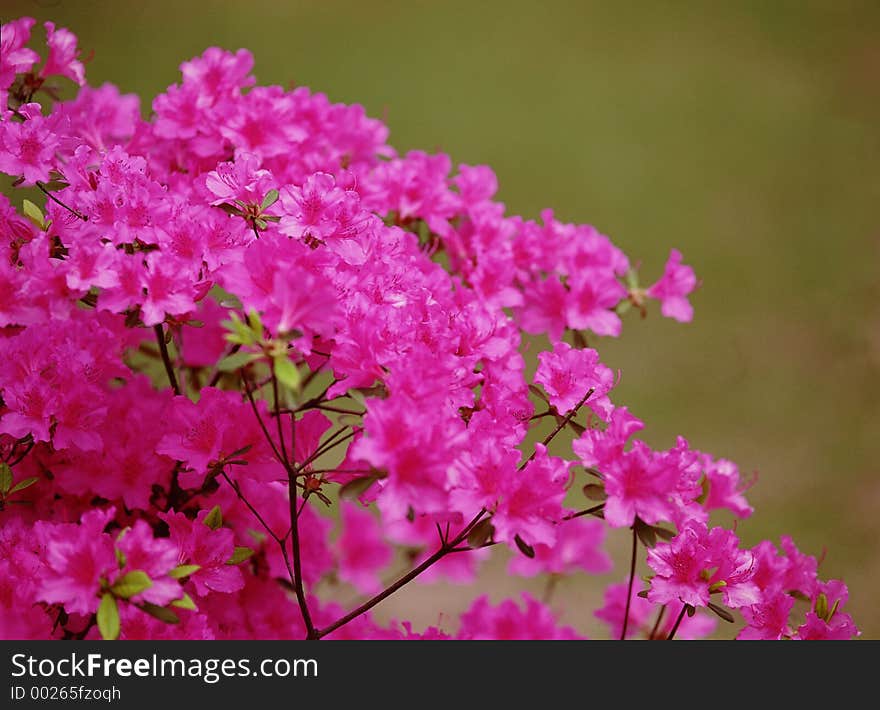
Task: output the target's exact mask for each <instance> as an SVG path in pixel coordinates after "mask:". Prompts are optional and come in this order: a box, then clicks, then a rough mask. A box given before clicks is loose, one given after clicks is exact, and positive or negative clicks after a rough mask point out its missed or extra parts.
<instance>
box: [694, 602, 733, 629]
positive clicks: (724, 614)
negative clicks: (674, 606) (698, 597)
mask: <svg viewBox="0 0 880 710" xmlns="http://www.w3.org/2000/svg"><path fill="white" fill-rule="evenodd" d="M706 606H707V607H709V609H710V610H712V611H713V612H715V613H716V614H717V615H718V616H719V617H721V618H722V619H724V620H725V621H726V622H727V623H729V624H734V623H736V619H734V618H733V614H731V613H730V612H729V611H727V609H725V608H724V607H721V606H718V605H717V604H713V603H712V602H709V603H708V604H707V605H706ZM691 608H693V607H691ZM688 613H690V612H688ZM691 616H693V614H691Z"/></svg>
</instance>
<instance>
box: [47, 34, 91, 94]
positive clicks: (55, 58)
mask: <svg viewBox="0 0 880 710" xmlns="http://www.w3.org/2000/svg"><path fill="white" fill-rule="evenodd" d="M43 26H44V27H45V28H46V43H47V44H48V45H49V55H48V57H46V63H45V64H44V65H43V68H42V69H40V76H43V77H46V76H52V75H55V74H57V75H60V76H66V77H67V78H68V79H70V80H71V81H75V82H76V83H77V84H79V85H80V86H83V85H84V84H85V83H86V69H85V67H84V66H83V63H82V62H81V61H79V60H78V59H77V56H79V50H78V49H77V47H76V36H75V35H74V34H73V33H72V32H71V31H70V30H68V29H66V28H64V27H61V28H60V29H57V30H56V29H55V23H54V22H44V23H43Z"/></svg>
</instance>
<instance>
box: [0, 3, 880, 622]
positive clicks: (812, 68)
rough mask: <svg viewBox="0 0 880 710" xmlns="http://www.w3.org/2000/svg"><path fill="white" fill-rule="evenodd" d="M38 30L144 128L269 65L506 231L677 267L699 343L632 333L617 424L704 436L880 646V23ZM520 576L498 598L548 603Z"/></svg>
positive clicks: (337, 10) (530, 6)
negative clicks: (207, 58)
mask: <svg viewBox="0 0 880 710" xmlns="http://www.w3.org/2000/svg"><path fill="white" fill-rule="evenodd" d="M23 14H28V15H31V16H34V17H36V18H37V19H38V20H41V21H42V20H46V19H52V20H54V21H55V22H56V23H58V24H61V25H64V26H68V27H69V28H71V29H72V30H73V31H74V32H75V33H76V34H77V35H78V36H79V38H80V46H81V47H82V48H83V50H84V53H88V52H89V51H90V50H94V59H93V60H92V61H91V62H90V63H89V65H88V77H89V79H90V83H92V84H99V83H101V82H104V81H112V82H114V83H116V84H118V85H119V86H120V87H121V88H122V89H123V90H124V91H127V92H136V93H138V94H140V95H141V96H142V97H144V99H143V106H144V109H145V110H148V109H149V105H150V101H151V99H152V97H153V96H154V95H155V94H156V93H158V92H160V91H162V90H163V89H164V88H165V87H166V86H167V85H168V84H171V83H174V82H176V81H177V80H178V73H177V67H178V65H179V64H180V62H181V61H183V60H185V59H187V58H189V57H191V56H193V55H196V54H198V53H200V52H201V51H202V50H203V49H204V48H205V47H206V46H208V45H219V46H222V47H225V48H228V49H237V48H239V47H247V48H249V49H251V50H252V51H253V53H254V55H255V57H256V74H257V78H258V80H259V81H260V82H261V83H280V84H287V83H288V82H290V81H293V82H295V83H297V84H305V85H308V86H311V87H312V88H313V89H315V90H319V91H323V92H325V93H327V94H328V95H329V97H330V98H331V99H332V100H336V101H344V102H347V103H355V102H357V103H361V104H363V105H364V106H365V107H366V108H367V110H368V112H369V113H370V114H372V115H374V116H379V117H385V118H386V119H387V122H388V123H389V125H390V127H391V142H392V143H393V145H394V146H395V147H397V148H398V149H399V150H407V149H411V148H423V149H427V150H443V151H446V152H448V153H450V154H451V155H452V157H453V159H454V160H455V161H457V162H466V163H469V164H476V163H486V164H489V165H491V166H492V167H493V168H494V169H495V171H496V172H497V174H498V177H499V181H500V184H501V191H500V198H501V199H502V200H503V201H505V202H506V204H507V205H508V208H509V211H511V212H515V213H520V214H524V215H526V216H528V217H537V215H538V212H539V210H540V209H542V208H543V207H553V208H554V209H555V210H556V213H557V216H558V217H559V218H560V219H563V220H566V221H580V222H589V223H592V224H594V225H596V226H597V227H598V228H599V229H600V230H602V231H603V232H605V233H606V234H609V235H610V236H611V237H612V238H613V239H614V240H615V241H616V242H617V244H619V245H620V246H621V247H622V248H623V249H624V250H625V251H626V252H627V253H628V254H629V255H630V256H631V258H632V259H633V260H634V261H637V262H638V261H640V262H641V263H642V265H643V269H642V270H643V274H644V277H643V279H644V280H645V281H646V282H650V281H652V280H654V279H655V278H656V277H657V276H658V275H659V274H660V273H661V271H662V267H663V263H664V261H665V259H666V257H667V255H668V251H669V248H670V247H672V246H675V247H678V248H680V249H681V250H682V251H683V252H684V255H685V260H686V262H687V263H690V264H692V265H693V266H694V268H695V269H696V271H697V274H698V276H699V277H700V278H701V279H702V282H703V285H702V288H701V289H700V291H699V292H698V293H697V294H696V295H695V297H694V298H693V299H692V300H693V302H694V306H695V308H696V316H695V320H694V322H693V323H692V324H691V325H689V326H682V325H680V324H678V323H675V322H673V321H669V320H666V319H662V318H660V317H659V313H658V312H657V310H654V311H652V313H651V315H650V317H649V318H648V319H647V320H645V321H641V322H640V321H639V319H638V317H637V316H636V315H634V314H632V313H630V314H628V318H626V319H625V321H626V323H625V330H624V336H623V338H622V339H621V340H620V341H610V340H603V341H602V342H600V343H598V347H599V350H600V353H601V354H602V356H603V359H604V360H605V361H606V362H607V363H608V364H609V365H611V366H612V367H615V368H620V369H621V370H622V373H623V377H622V380H621V383H620V386H619V388H618V390H617V392H616V401H618V402H620V403H625V404H628V405H629V406H630V408H631V409H632V410H633V411H634V412H635V413H636V414H638V415H639V416H641V417H642V418H644V419H645V420H646V421H647V423H648V429H647V432H646V434H645V438H646V439H647V441H648V442H649V443H651V444H653V445H655V446H658V447H668V446H670V445H672V443H673V442H674V436H675V435H676V434H679V433H681V434H684V435H685V436H686V437H687V438H688V439H689V440H690V442H691V443H692V445H694V446H696V447H698V448H700V449H702V450H705V451H710V452H713V453H715V454H716V455H717V456H723V457H726V458H730V459H733V460H735V461H737V462H738V463H739V464H740V466H741V469H742V470H743V472H744V474H745V476H746V477H748V476H749V475H750V473H751V472H753V471H757V472H758V474H759V479H758V483H757V484H756V485H755V487H754V488H753V489H752V490H751V492H750V495H749V497H750V500H751V501H752V503H753V504H754V505H755V507H756V509H757V511H756V514H755V515H754V517H753V518H752V519H750V520H747V521H745V522H744V523H742V524H741V525H740V527H739V532H740V533H741V534H742V536H743V537H744V538H745V540H746V541H747V542H749V543H755V542H757V541H758V540H760V539H762V538H764V537H770V538H772V539H774V540H778V538H779V535H780V534H791V535H793V536H794V537H795V539H796V540H797V542H798V544H799V545H800V546H801V548H802V549H803V550H805V551H808V552H810V553H812V554H815V555H821V554H822V551H823V550H825V549H827V556H826V557H825V560H824V562H823V563H822V567H821V571H822V574H823V576H824V577H837V578H843V579H844V580H845V581H846V582H847V583H848V584H849V585H850V591H851V594H852V600H851V603H850V610H851V611H852V613H853V614H854V616H855V618H856V621H857V623H859V624H860V626H861V627H862V629H863V631H864V637H867V638H880V607H878V606H877V605H876V604H875V603H874V601H875V599H876V595H875V589H876V587H877V585H878V584H880V545H878V538H880V464H878V461H880V426H878V425H880V404H878V402H880V378H878V369H880V309H878V296H880V259H878V256H880V3H877V2H848V1H846V0H826V1H825V2H809V1H807V0H800V1H796V2H795V1H793V2H789V1H785V0H774V1H773V2H767V1H766V0H754V1H752V2H746V1H738V2H729V3H715V2H663V1H661V0H656V1H653V2H621V3H608V2H600V1H593V2H586V1H583V0H581V1H580V2H542V3H538V2H518V1H517V2H514V1H512V0H507V1H504V2H494V1H493V2H481V3H475V2H442V3H440V2H436V3H426V2H412V1H410V2H402V1H398V0H393V1H392V0H368V1H364V0H362V1H361V2H332V1H329V0H322V1H321V2H318V1H314V2H293V1H290V0H287V1H285V2H277V0H274V1H270V0H248V1H246V2H245V1H241V2H221V1H213V2H195V1H193V0H185V1H183V0H177V1H176V2H169V1H167V0H149V1H148V2H143V1H141V2H129V1H127V0H115V1H112V0H108V1H91V2H90V1H88V0H78V1H67V2H64V1H60V0H59V1H53V0H29V1H28V0H3V3H2V15H0V17H2V18H3V19H9V18H12V17H16V16H19V15H23ZM4 187H6V186H5V185H4ZM627 544H628V543H627V535H626V533H625V532H621V533H619V535H615V536H613V539H612V541H611V546H612V548H613V549H614V551H615V555H616V559H617V561H618V562H619V565H620V570H621V571H620V572H619V573H617V574H614V575H611V576H610V577H608V578H607V579H618V578H620V579H622V578H623V576H624V575H625V572H624V571H623V570H624V569H625V566H626V557H627V555H628V552H627V549H626V547H627ZM502 569H503V568H502V567H501V565H500V563H496V564H495V565H493V566H491V567H490V569H489V570H488V571H487V573H486V574H487V576H488V577H490V578H491V579H488V580H486V582H487V584H489V585H491V586H492V587H493V589H494V591H493V594H492V596H493V597H494V598H498V597H499V596H500V594H501V592H502V591H504V590H507V591H512V590H514V589H517V588H529V589H533V590H540V589H541V586H542V585H541V583H540V582H537V581H535V582H530V583H527V584H522V583H521V581H520V580H510V579H507V578H506V577H505V576H504V575H503V574H499V573H500V571H501V570H502ZM499 578H500V581H499ZM607 579H603V580H601V583H600V582H596V580H591V579H589V578H586V577H580V578H575V579H570V580H566V581H564V582H563V583H562V584H561V585H560V586H559V588H558V589H557V590H556V593H555V596H554V598H553V603H554V605H555V606H559V608H560V609H562V608H565V609H566V611H565V614H564V620H565V621H566V622H568V623H572V624H575V625H576V626H577V627H578V628H579V629H580V630H581V631H583V632H586V633H589V634H590V635H593V636H602V635H604V632H603V630H602V629H601V628H600V627H598V626H597V625H596V624H595V622H594V620H593V619H592V618H591V616H590V614H589V611H590V609H591V605H592V603H593V601H594V600H595V598H596V595H597V594H600V593H601V587H602V584H603V583H604V581H607ZM462 601H463V596H462V595H461V593H460V590H456V589H454V588H451V587H443V586H438V587H433V588H425V587H415V588H412V589H407V590H405V591H404V592H403V593H401V594H400V595H399V596H397V597H394V598H392V599H391V600H389V601H388V602H386V603H385V605H384V606H383V607H380V613H379V615H380V616H382V617H388V616H399V615H412V616H414V617H415V619H416V620H417V622H422V623H436V622H437V619H438V616H439V614H440V613H441V612H445V613H446V614H450V613H453V612H455V611H456V610H458V609H460V605H461V603H462ZM444 616H445V615H444ZM722 631H727V630H726V629H724V630H722Z"/></svg>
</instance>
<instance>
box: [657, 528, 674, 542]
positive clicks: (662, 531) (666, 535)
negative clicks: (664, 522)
mask: <svg viewBox="0 0 880 710" xmlns="http://www.w3.org/2000/svg"><path fill="white" fill-rule="evenodd" d="M654 533H655V534H656V535H657V537H659V538H661V539H663V540H667V541H668V540H671V539H672V538H674V537H675V533H674V532H673V531H672V530H667V529H666V528H661V527H660V526H659V525H655V526H654Z"/></svg>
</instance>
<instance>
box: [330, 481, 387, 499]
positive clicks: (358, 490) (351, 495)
mask: <svg viewBox="0 0 880 710" xmlns="http://www.w3.org/2000/svg"><path fill="white" fill-rule="evenodd" d="M377 480H378V478H377V477H376V476H364V477H363V478H354V479H352V480H351V481H349V482H348V483H346V484H345V485H343V486H342V487H341V488H340V489H339V498H340V499H341V500H356V499H358V498H360V497H361V496H362V495H363V494H364V493H366V492H367V490H368V489H369V488H370V486H372V485H373V484H374V483H375V482H376V481H377Z"/></svg>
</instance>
